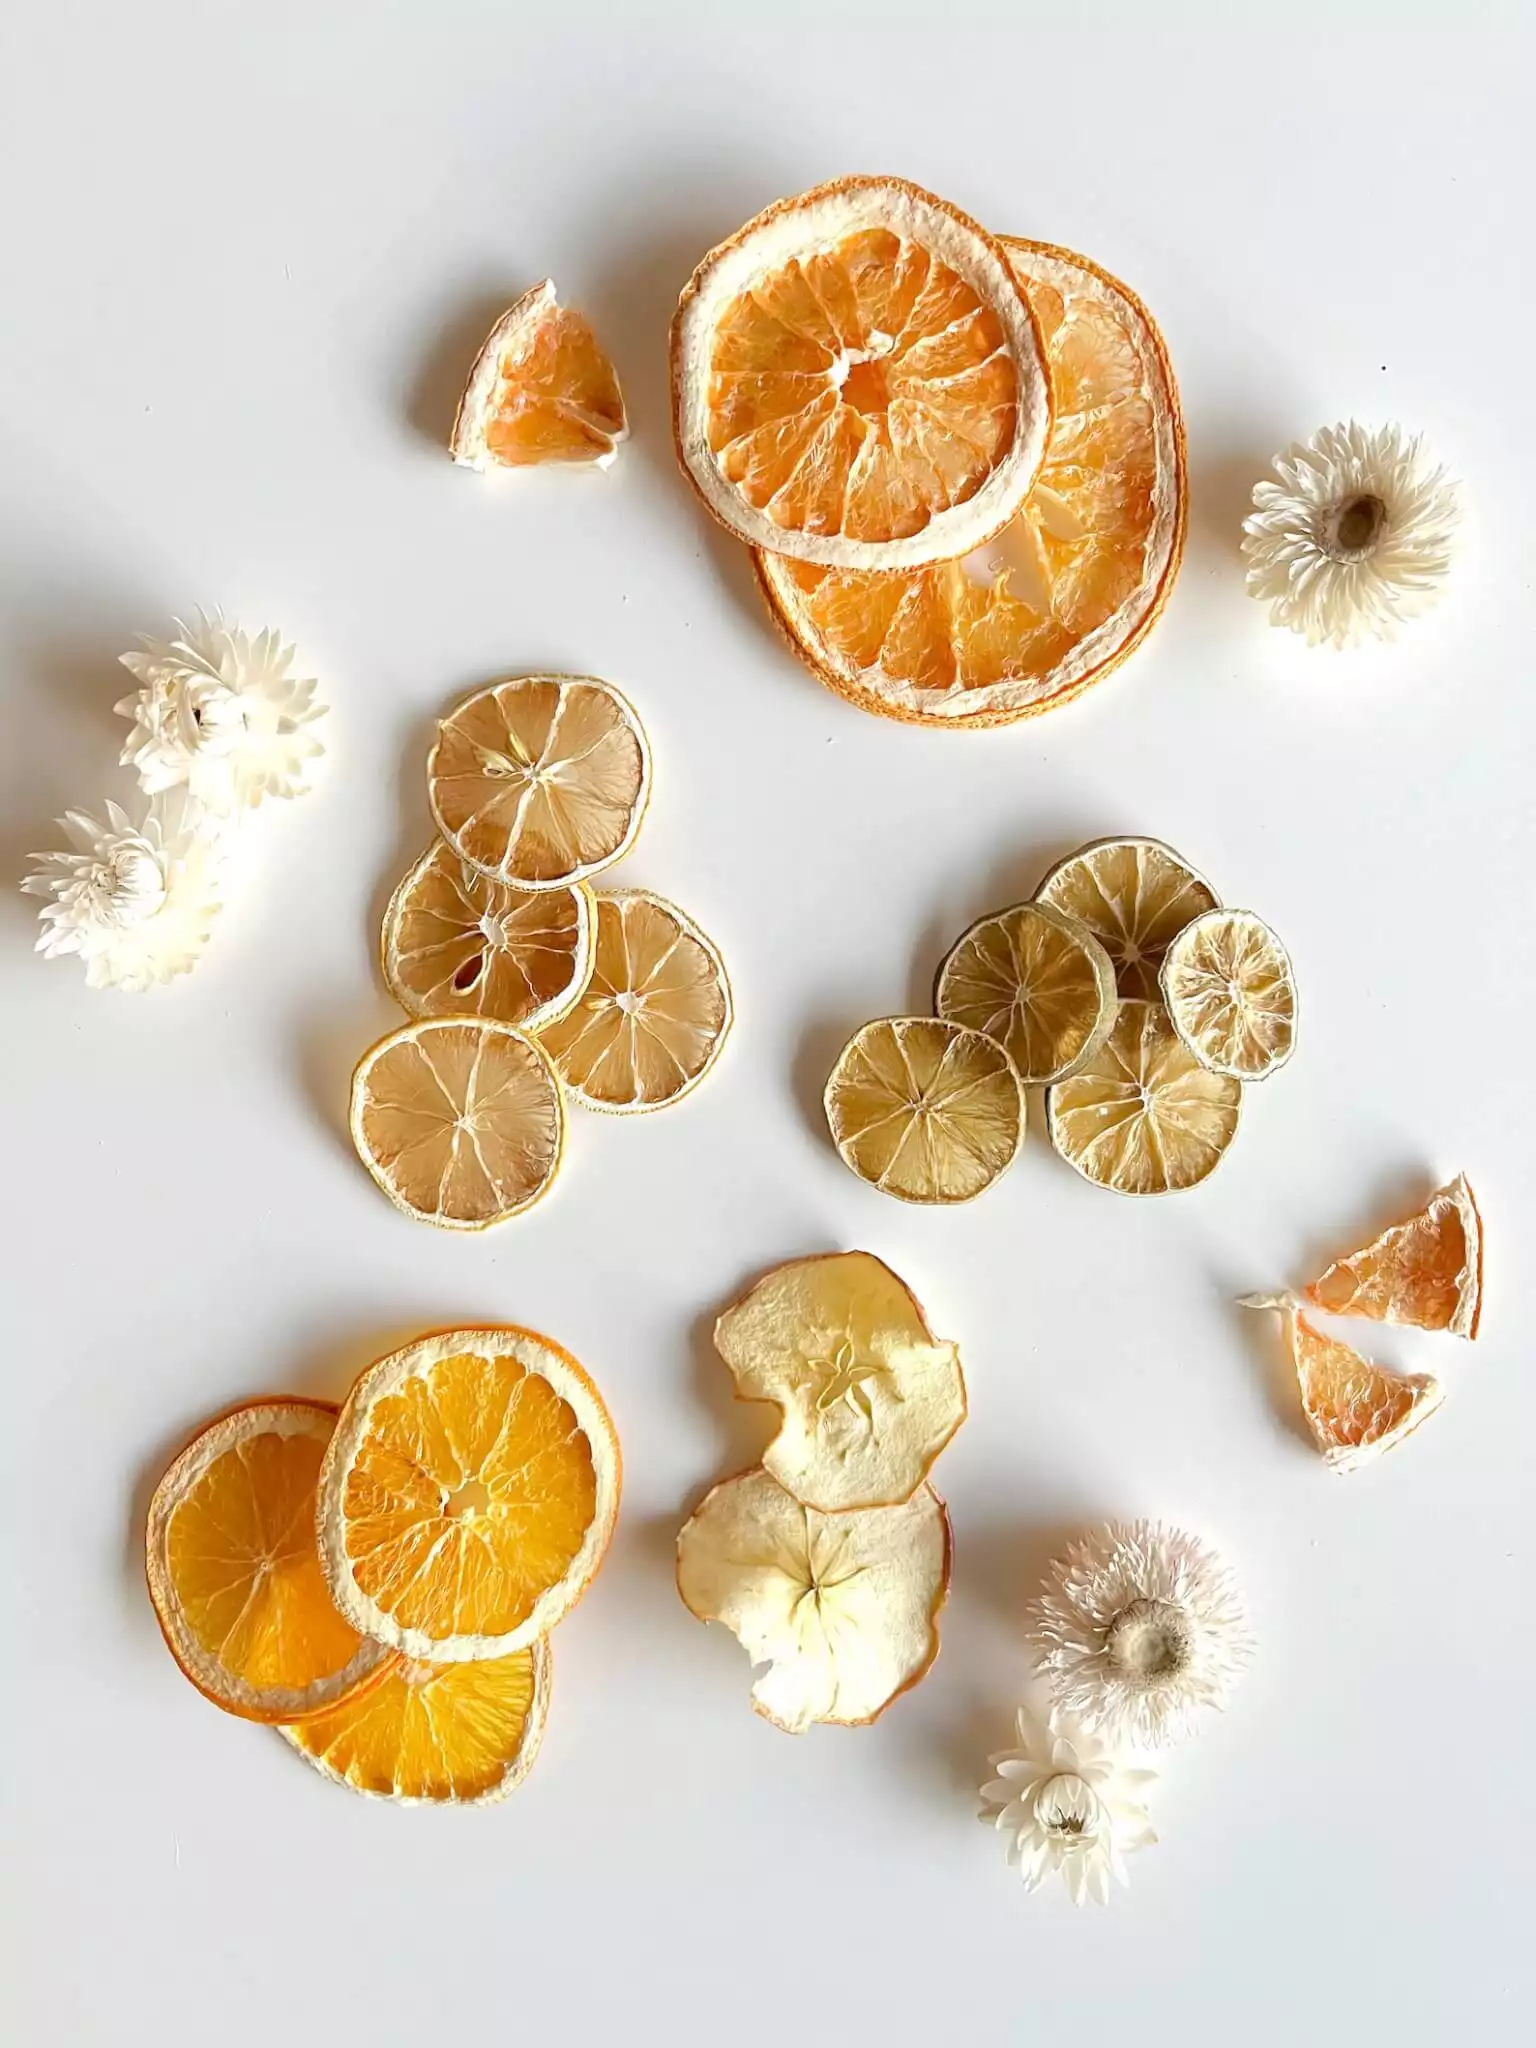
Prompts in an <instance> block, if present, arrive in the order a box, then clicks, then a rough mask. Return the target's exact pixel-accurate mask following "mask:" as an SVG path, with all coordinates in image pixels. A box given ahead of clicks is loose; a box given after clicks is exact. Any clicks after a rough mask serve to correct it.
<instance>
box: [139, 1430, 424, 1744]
mask: <svg viewBox="0 0 1536 2048" xmlns="http://www.w3.org/2000/svg"><path fill="white" fill-rule="evenodd" d="M335 1423H336V1409H335V1407H334V1406H333V1405H332V1404H331V1403H330V1402H329V1401H299V1400H284V1401H252V1402H250V1403H249V1404H248V1405H246V1406H245V1407H243V1408H236V1409H233V1410H231V1412H230V1413H229V1414H228V1415H221V1416H220V1417H219V1418H218V1420H217V1421H215V1422H210V1423H209V1424H208V1426H207V1427H206V1428H205V1429H203V1430H201V1431H199V1433H198V1434H197V1435H196V1436H195V1437H194V1438H193V1439H192V1441H191V1443H189V1444H188V1445H187V1447H186V1449H185V1450H184V1451H182V1452H181V1453H180V1454H179V1455H178V1456H177V1457H176V1458H175V1459H174V1460H173V1461H172V1463H171V1465H170V1467H169V1468H168V1470H167V1471H166V1473H165V1476H164V1477H163V1478H162V1479H161V1481H160V1484H159V1485H158V1486H157V1487H156V1488H155V1491H154V1495H153V1497H152V1498H151V1500H150V1503H149V1522H148V1527H147V1530H146V1534H145V1546H144V1559H145V1568H146V1571H147V1574H148V1578H149V1597H150V1599H151V1600H152V1601H153V1602H154V1608H155V1616H156V1619H157V1620H158V1621H159V1623H160V1629H161V1633H162V1634H163V1635H164V1637H165V1640H166V1644H167V1646H168V1647H169V1649H170V1652H171V1655H172V1656H173V1657H174V1658H175V1659H176V1662H177V1663H178V1664H179V1665H180V1666H181V1668H182V1670H183V1671H184V1672H185V1674H186V1675H187V1677H188V1678H190V1679H191V1681H192V1683H193V1684H194V1685H195V1686H196V1687H197V1689H198V1691H199V1692H200V1693H202V1694H204V1695H205V1696H206V1697H207V1698H208V1699H210V1700H212V1701H213V1703H214V1705H215V1706H216V1707H222V1708H223V1709H224V1710H225V1712H226V1713H230V1714H239V1715H240V1716H241V1717H242V1718H243V1719H245V1720H247V1721H290V1720H296V1719H298V1718H300V1717H301V1716H306V1715H310V1714H319V1713H324V1712H325V1711H326V1710H327V1709H328V1708H331V1707H334V1706H336V1705H338V1704H339V1703H340V1702H341V1701H343V1700H346V1699H349V1698H351V1697H352V1696H353V1695H354V1694H357V1693H359V1692H361V1691H363V1690H364V1689H365V1688H367V1687H369V1686H372V1685H375V1684H377V1683H378V1682H379V1680H381V1679H382V1677H383V1675H384V1672H385V1670H386V1668H387V1667H388V1666H389V1665H390V1664H391V1663H392V1662H393V1661H394V1660H393V1658H392V1657H391V1655H390V1653H389V1651H388V1650H387V1649H385V1648H384V1647H383V1646H382V1645H381V1644H379V1643H375V1642H366V1641H364V1639H363V1638H362V1636H360V1635H359V1634H358V1632H357V1631H356V1630H355V1629H354V1628H352V1627H351V1626H350V1624H349V1623H347V1622H346V1621H345V1620H343V1618H342V1617H341V1615H340V1614H338V1613H337V1611H336V1606H335V1602H334V1601H333V1600H332V1599H331V1596H330V1593H329V1591H328V1590H327V1587H326V1583H325V1575H324V1573H323V1572H322V1571H321V1569H320V1553H319V1549H318V1547H317V1545H316V1540H315V1482H316V1480H317V1478H318V1477H319V1473H320V1463H321V1460H322V1458H323V1457H324V1455H325V1447H326V1444H327V1442H328V1441H329V1438H330V1435H331V1431H332V1430H333V1428H334V1427H335Z"/></svg>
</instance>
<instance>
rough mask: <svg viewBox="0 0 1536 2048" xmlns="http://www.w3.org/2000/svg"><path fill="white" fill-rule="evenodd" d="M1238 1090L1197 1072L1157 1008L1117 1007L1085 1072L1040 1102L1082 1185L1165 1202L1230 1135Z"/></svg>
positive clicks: (1210, 1163) (1210, 1164) (1208, 1167)
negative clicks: (1091, 1183)
mask: <svg viewBox="0 0 1536 2048" xmlns="http://www.w3.org/2000/svg"><path fill="white" fill-rule="evenodd" d="M1242 1099H1243V1089H1242V1083H1241V1082H1239V1081H1234V1080H1232V1079H1231V1078H1230V1077H1229V1076H1227V1075H1225V1074H1213V1073H1212V1072H1211V1071H1210V1069H1209V1068H1208V1067H1202V1066H1201V1064H1200V1062H1199V1061H1198V1060H1197V1059H1196V1058H1195V1056H1194V1054H1193V1053H1192V1052H1191V1051H1190V1050H1189V1048H1188V1046H1186V1045H1185V1044H1184V1042H1183V1040H1182V1039H1181V1038H1180V1037H1179V1035H1178V1033H1177V1032H1176V1031H1175V1030H1174V1028H1173V1026H1172V1024H1170V1023H1169V1021H1168V1012H1167V1011H1166V1010H1165V1009H1164V1008H1163V1006H1162V1004H1161V1003H1141V1002H1125V1003H1122V1004H1121V1005H1120V1014H1119V1016H1118V1017H1116V1019H1115V1025H1114V1029H1113V1030H1112V1031H1111V1032H1110V1034H1109V1037H1108V1039H1107V1040H1106V1041H1105V1044H1104V1045H1103V1047H1102V1048H1101V1050H1100V1051H1099V1052H1098V1053H1097V1054H1096V1055H1095V1057H1094V1059H1093V1062H1092V1064H1091V1065H1089V1066H1087V1067H1085V1068H1084V1070H1083V1071H1082V1073H1080V1074H1077V1075H1074V1076H1073V1078H1072V1079H1071V1080H1070V1081H1058V1082H1057V1083H1056V1084H1055V1086H1054V1087H1053V1088H1051V1089H1050V1090H1049V1091H1048V1093H1047V1095H1046V1098H1045V1116H1046V1123H1047V1126H1048V1128H1049V1130H1050V1134H1051V1143H1052V1144H1053V1145H1054V1146H1055V1147H1056V1150H1057V1151H1058V1152H1059V1153H1060V1154H1061V1156H1062V1158H1063V1159H1065V1160H1066V1162H1067V1163H1068V1165H1069V1166H1074V1167H1076V1169H1077V1171H1078V1172H1079V1173H1080V1174H1081V1175H1082V1176H1083V1178H1084V1179H1085V1180H1091V1181H1096V1182H1097V1183H1098V1184H1099V1186H1100V1187H1106V1188H1113V1189H1115V1191H1116V1192H1117V1193H1119V1194H1122V1195H1166V1194H1172V1193H1174V1192H1175V1191H1176V1190H1178V1189H1180V1188H1192V1187H1194V1186H1196V1185H1197V1183H1199V1182H1200V1181H1202V1180H1204V1179H1205V1177H1206V1175H1207V1174H1208V1173H1210V1172H1212V1171H1213V1169H1214V1168H1215V1166H1216V1164H1217V1162H1218V1161H1219V1160H1220V1158H1221V1155H1222V1154H1223V1153H1224V1152H1225V1151H1226V1149H1227V1147H1228V1146H1229V1145H1230V1144H1231V1142H1232V1140H1233V1138H1234V1137H1235V1136H1236V1135H1237V1120H1238V1113H1239V1110H1240V1108H1241V1106H1242Z"/></svg>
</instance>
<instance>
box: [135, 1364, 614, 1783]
mask: <svg viewBox="0 0 1536 2048" xmlns="http://www.w3.org/2000/svg"><path fill="white" fill-rule="evenodd" d="M620 1478H621V1468H620V1458H619V1440H618V1437H617V1434H616V1433H615V1431H614V1427H613V1423H612V1420H611V1418H610V1417H609V1414H608V1410H607V1408H606V1407H605V1406H604V1404H603V1401H602V1398H601V1396H600V1395H599V1393H598V1391H597V1389H596V1387H594V1386H593V1384H592V1382H591V1380H590V1379H589V1378H588V1377H587V1375H586V1373H585V1372H584V1371H583V1370H582V1368H581V1367H580V1366H579V1365H578V1364H577V1363H576V1361H575V1359H574V1358H572V1357H571V1356H570V1355H569V1353H567V1352H565V1351H563V1350H562V1349H561V1347H560V1346H559V1345H558V1344H554V1343H551V1341H550V1340H549V1339H548V1338H547V1337H540V1336H537V1335H536V1334H535V1333H534V1332H533V1331H531V1330H522V1329H516V1328H511V1327H491V1328H475V1329H458V1330H443V1331H439V1332H436V1333H435V1334H433V1335H430V1336H426V1337H421V1338H418V1339H417V1340H416V1341H415V1342H414V1343H412V1344H407V1345H406V1346H405V1347H404V1348H403V1349H402V1350H399V1351H395V1352H391V1353H390V1354H389V1355H388V1356H387V1357H385V1358H381V1359H379V1360H378V1361H377V1363H376V1364H374V1365H371V1366H369V1367H368V1369H367V1370H366V1371H365V1372H364V1373H362V1374H361V1376H360V1377H359V1378H358V1380H357V1382H356V1384H355V1385H354V1386H353V1388H352V1391H351V1392H350V1393H349V1394H348V1396H347V1398H346V1400H345V1402H343V1404H342V1406H341V1408H340V1410H339V1411H338V1409H337V1408H336V1407H335V1406H334V1405H333V1404H332V1403H331V1402H328V1401H311V1400H300V1399H297V1398H278V1399H273V1400H266V1401H253V1402H249V1403H247V1404H245V1405H244V1406H242V1407H239V1408H235V1409H232V1410H231V1411H230V1412H229V1413H228V1414H225V1415H221V1416H219V1417H217V1418H216V1419H215V1420H214V1421H212V1422H210V1423H208V1424H207V1425H206V1426H205V1427H204V1428H203V1429H201V1430H200V1431H199V1432H198V1434H197V1435H196V1436H195V1437H194V1438H193V1439H192V1441H191V1442H190V1443H189V1444H188V1445H187V1446H186V1448H185V1449H184V1450H182V1451H181V1452H180V1453H179V1455H178V1456H177V1457H176V1458H174V1459H173V1460H172V1462H171V1464H170V1466H169V1468H168V1469H167V1471H166V1473H165V1475H164V1477H163V1478H162V1479H161V1481H160V1483H159V1485H158V1486H157V1487H156V1489H155V1492H154V1496H153V1498H152V1500H151V1501H150V1507H149V1519H148V1526H147V1530H146V1538H145V1561H146V1567H147V1571H148V1577H149V1591H150V1598H151V1599H152V1601H153V1602H154V1608H155V1614H156V1616H157V1618H158V1620H159V1623H160V1627H161V1630H162V1632H163V1634H164V1636H165V1640H166V1643H167V1646H168V1647H169V1649H170V1651H171V1654H172V1656H173V1657H174V1658H175V1659H176V1662H177V1663H178V1664H179V1665H180V1667H181V1669H182V1671H183V1672H184V1673H185V1675H186V1676H187V1677H188V1678H189V1679H190V1680H191V1681H192V1683H193V1684H194V1685H195V1686H196V1687H197V1689H198V1690H199V1692H201V1693H203V1694H204V1695H205V1697H207V1698H208V1699H210V1700H212V1701H213V1703H214V1705H215V1706H218V1707H223V1708H224V1709H225V1711H226V1712H228V1713H231V1714H236V1715H239V1716H241V1717H242V1718H243V1719H245V1720H248V1721H265V1722H269V1723H276V1725H277V1726H278V1728H279V1730H280V1732H281V1733H282V1734H283V1735H284V1736H285V1737H286V1738H287V1740H288V1741H289V1742H290V1743H291V1744H292V1746H293V1747H294V1748H295V1749H296V1750H297V1751H298V1752H299V1754H300V1755H301V1756H303V1757H305V1758H306V1759H307V1760H308V1761H309V1762H310V1763H312V1764H313V1765H314V1766H315V1767H316V1769H317V1770H319V1771H321V1772H323V1773H324V1774H325V1776H327V1777H329V1778H332V1779H334V1780H335V1781H336V1783H338V1784H341V1785H346V1786H348V1787H350V1788H351V1790H353V1791H354V1792H362V1793H366V1794H370V1795H372V1796H374V1797H377V1798H384V1799H394V1800H398V1801H400V1802H402V1803H403V1804H407V1805H410V1804H417V1803H421V1802H432V1803H444V1802H446V1803H452V1804H461V1805H462V1804H477V1803H483V1802H487V1801H490V1800H495V1799H501V1798H503V1797H505V1795H506V1794H507V1793H508V1792H510V1791H511V1790H512V1788H513V1787H514V1786H515V1785H517V1784H519V1783H521V1781H522V1779H523V1778H524V1776H525V1775H526V1774H527V1772H528V1769H529V1767H530V1766H531V1764H532V1763H533V1760H534V1756H535V1754H536V1753H537V1750H538V1746H539V1742H540V1739H541V1737H542V1735H543V1732H544V1720H545V1715H546V1713H547V1711H548V1706H549V1687H550V1653H549V1642H548V1636H549V1632H550V1630H551V1629H553V1628H554V1627H555V1625H556V1624H557V1623H558V1622H560V1621H562V1620H564V1618H565V1616H566V1615H567V1614H569V1613H570V1611H571V1609H572V1608H573V1607H574V1606H575V1605H576V1602H577V1601H578V1600H579V1599H580V1598H581V1596H582V1594H583V1593H584V1592H585V1591H586V1590H587V1587H588V1586H589V1585H590V1584H591V1583H592V1580H593V1578H594V1576H595V1575H596V1572H597V1570H598V1567H599V1565H600V1564H601V1563H602V1560H603V1555H604V1552H605V1551H606V1550H607V1547H608V1540H609V1538H610V1536H611V1535H612V1533H613V1526H614V1521H615V1518H616V1517H617V1514H618V1507H619V1486H620Z"/></svg>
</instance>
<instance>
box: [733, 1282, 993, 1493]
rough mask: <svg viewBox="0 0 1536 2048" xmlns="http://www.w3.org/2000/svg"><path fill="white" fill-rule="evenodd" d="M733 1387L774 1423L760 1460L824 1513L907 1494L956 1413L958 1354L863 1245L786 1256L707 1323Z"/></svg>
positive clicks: (959, 1416)
mask: <svg viewBox="0 0 1536 2048" xmlns="http://www.w3.org/2000/svg"><path fill="white" fill-rule="evenodd" d="M715 1347H716V1349H717V1350H718V1351H719V1353H720V1356H721V1357H722V1358H723V1359H724V1360H725V1363H726V1365H727V1366H728V1367H729V1368H730V1371H731V1374H732V1377H733V1378H734V1379H735V1382H736V1390H737V1393H738V1394H739V1395H740V1396H741V1397H742V1398H743V1399H744V1400H748V1401H771V1402H773V1403H774V1404H775V1405H776V1406H777V1407H778V1409H779V1411H780V1414H781V1417H782V1421H781V1424H780V1428H779V1433H778V1435H777V1436H776V1437H775V1438H774V1440H773V1442H772V1443H771V1444H770V1445H769V1446H768V1448H767V1450H766V1451H765V1452H764V1453H763V1466H764V1469H765V1470H766V1471H767V1472H768V1473H769V1474H770V1475H771V1476H772V1477H773V1478H774V1479H776V1480H778V1482H779V1484H780V1485H781V1486H783V1487H785V1488H787V1489H788V1491H789V1492H790V1493H792V1494H793V1495H794V1497H795V1499H796V1500H798V1501H801V1502H802V1503H803V1504H804V1505H805V1506H806V1507H811V1508H818V1509H821V1510H823V1511H825V1512H828V1513H840V1512H842V1511H843V1510H845V1509H848V1508H871V1507H889V1506H892V1505H894V1504H897V1503H899V1502H901V1501H904V1500H907V1499H909V1498H910V1497H911V1495H912V1494H913V1493H914V1492H915V1491H916V1489H917V1488H918V1487H919V1486H920V1485H921V1484H922V1482H923V1481H924V1480H925V1479H926V1478H927V1476H928V1474H929V1471H930V1470H931V1469H932V1466H933V1463H934V1460H935V1459H936V1458H937V1457H938V1455H939V1453H940V1451H942V1450H943V1448H944V1446H945V1445H946V1444H947V1443H948V1442H949V1440H950V1438H951V1437H952V1436H953V1435H954V1433H955V1431H956V1430H957V1429H958V1428H959V1427H960V1424H961V1423H962V1422H963V1421H964V1420H965V1381H964V1378H963V1377H962V1374H961V1370H960V1354H959V1351H958V1350H957V1349H956V1347H955V1346H954V1345H953V1344H946V1343H941V1342H940V1341H939V1340H938V1339H937V1338H936V1337H935V1336H934V1334H933V1332H932V1330H930V1329H929V1327H928V1322H927V1319H926V1317H925V1316H924V1314H923V1311H922V1308H921V1307H920V1305H919V1304H918V1302H917V1300H916V1298H915V1296H914V1295H913V1294H912V1293H911V1291H910V1290H909V1289H908V1287H907V1286H906V1284H905V1283H904V1282H903V1281H901V1280H899V1279H898V1278H897V1276H896V1275H895V1274H894V1273H893V1272H892V1271H891V1269H890V1267H889V1266H887V1265H884V1264H883V1263H882V1262H881V1261H880V1260H879V1259H877V1258H873V1257H872V1256H871V1255H870V1254H869V1253H868V1252H834V1253H832V1254H830V1255H828V1256H825V1257H821V1258H811V1259H794V1260H792V1261H791V1262H790V1263H789V1264H788V1265H784V1266H777V1267H775V1268H774V1270H773V1271H772V1272H771V1273H768V1274H765V1275H764V1277H763V1278H762V1279H761V1280H759V1281H758V1283H757V1285H756V1286H755V1287H753V1288H751V1289H749V1291H748V1292H747V1293H746V1294H745V1295H744V1296H743V1297H742V1299H741V1300H740V1301H739V1302H737V1303H736V1305H735V1306H734V1307H733V1308H729V1309H727V1310H726V1312H725V1314H724V1315H723V1316H721V1318H720V1320H719V1321H718V1322H717V1323H716V1325H715Z"/></svg>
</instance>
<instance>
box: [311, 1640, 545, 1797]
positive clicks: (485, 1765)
mask: <svg viewBox="0 0 1536 2048" xmlns="http://www.w3.org/2000/svg"><path fill="white" fill-rule="evenodd" d="M550 1661H551V1660H550V1654H549V1644H548V1642H547V1641H546V1640H545V1639H544V1637H542V1636H541V1637H540V1638H539V1639H538V1641H537V1642H535V1643H530V1644H529V1645H528V1647H527V1648H526V1649H523V1650H514V1651H513V1652H512V1654H511V1656H510V1657H490V1658H487V1659H486V1660H485V1661H484V1662H483V1663H479V1664H418V1663H415V1662H413V1661H412V1660H411V1659H410V1658H408V1657H397V1658H395V1659H394V1660H393V1662H392V1668H391V1669H390V1671H389V1672H388V1674H387V1675H386V1677H385V1678H384V1679H383V1681H382V1683H381V1684H379V1685H376V1686H374V1687H373V1689H372V1690H371V1691H370V1692H368V1693H367V1694H365V1695H364V1696H363V1697H362V1698H361V1699H357V1700H349V1701H347V1702H346V1703H345V1704H344V1705H342V1706H339V1707H333V1708H332V1709H331V1711H330V1712H329V1713H326V1714H318V1715H316V1716H314V1718H313V1719H311V1720H308V1721H299V1722H295V1723H292V1724H291V1725H289V1726H287V1727H285V1728H283V1729H282V1730H281V1731H280V1732H281V1733H282V1734H283V1735H285V1736H286V1737H287V1739H288V1741H289V1742H291V1743H292V1744H293V1746H294V1748H295V1749H296V1750H297V1751H298V1752H299V1754H300V1756H302V1757H303V1758H304V1759H305V1760H306V1761H307V1762H309V1763H312V1764H313V1765H314V1767H315V1769H316V1770H317V1771H320V1772H322V1773H323V1774H324V1775H325V1776H326V1777H327V1778H330V1779H331V1780H332V1781H333V1782H334V1783H336V1784H338V1785H345V1786H346V1787H347V1788H348V1789H349V1790H350V1791H353V1792H361V1793H363V1794H364V1795H365V1797H369V1798H373V1799H393V1800H394V1801H395V1802H396V1803H397V1804H398V1805H400V1806H419V1805H422V1804H433V1805H444V1804H446V1805H452V1806H489V1805H490V1804H492V1802H493V1801H495V1800H498V1799H505V1798H506V1796H507V1794H508V1793H509V1792H510V1791H512V1790H513V1789H514V1787H516V1786H518V1785H520V1784H521V1783H522V1782H523V1780H524V1778H526V1777H527V1775H528V1773H529V1771H530V1770H531V1769H532V1767H533V1760H534V1758H535V1757H536V1756H537V1755H538V1753H539V1744H540V1742H541V1741H542V1740H543V1738H544V1722H545V1718H546V1716H547V1714H548V1712H549V1682H550Z"/></svg>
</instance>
